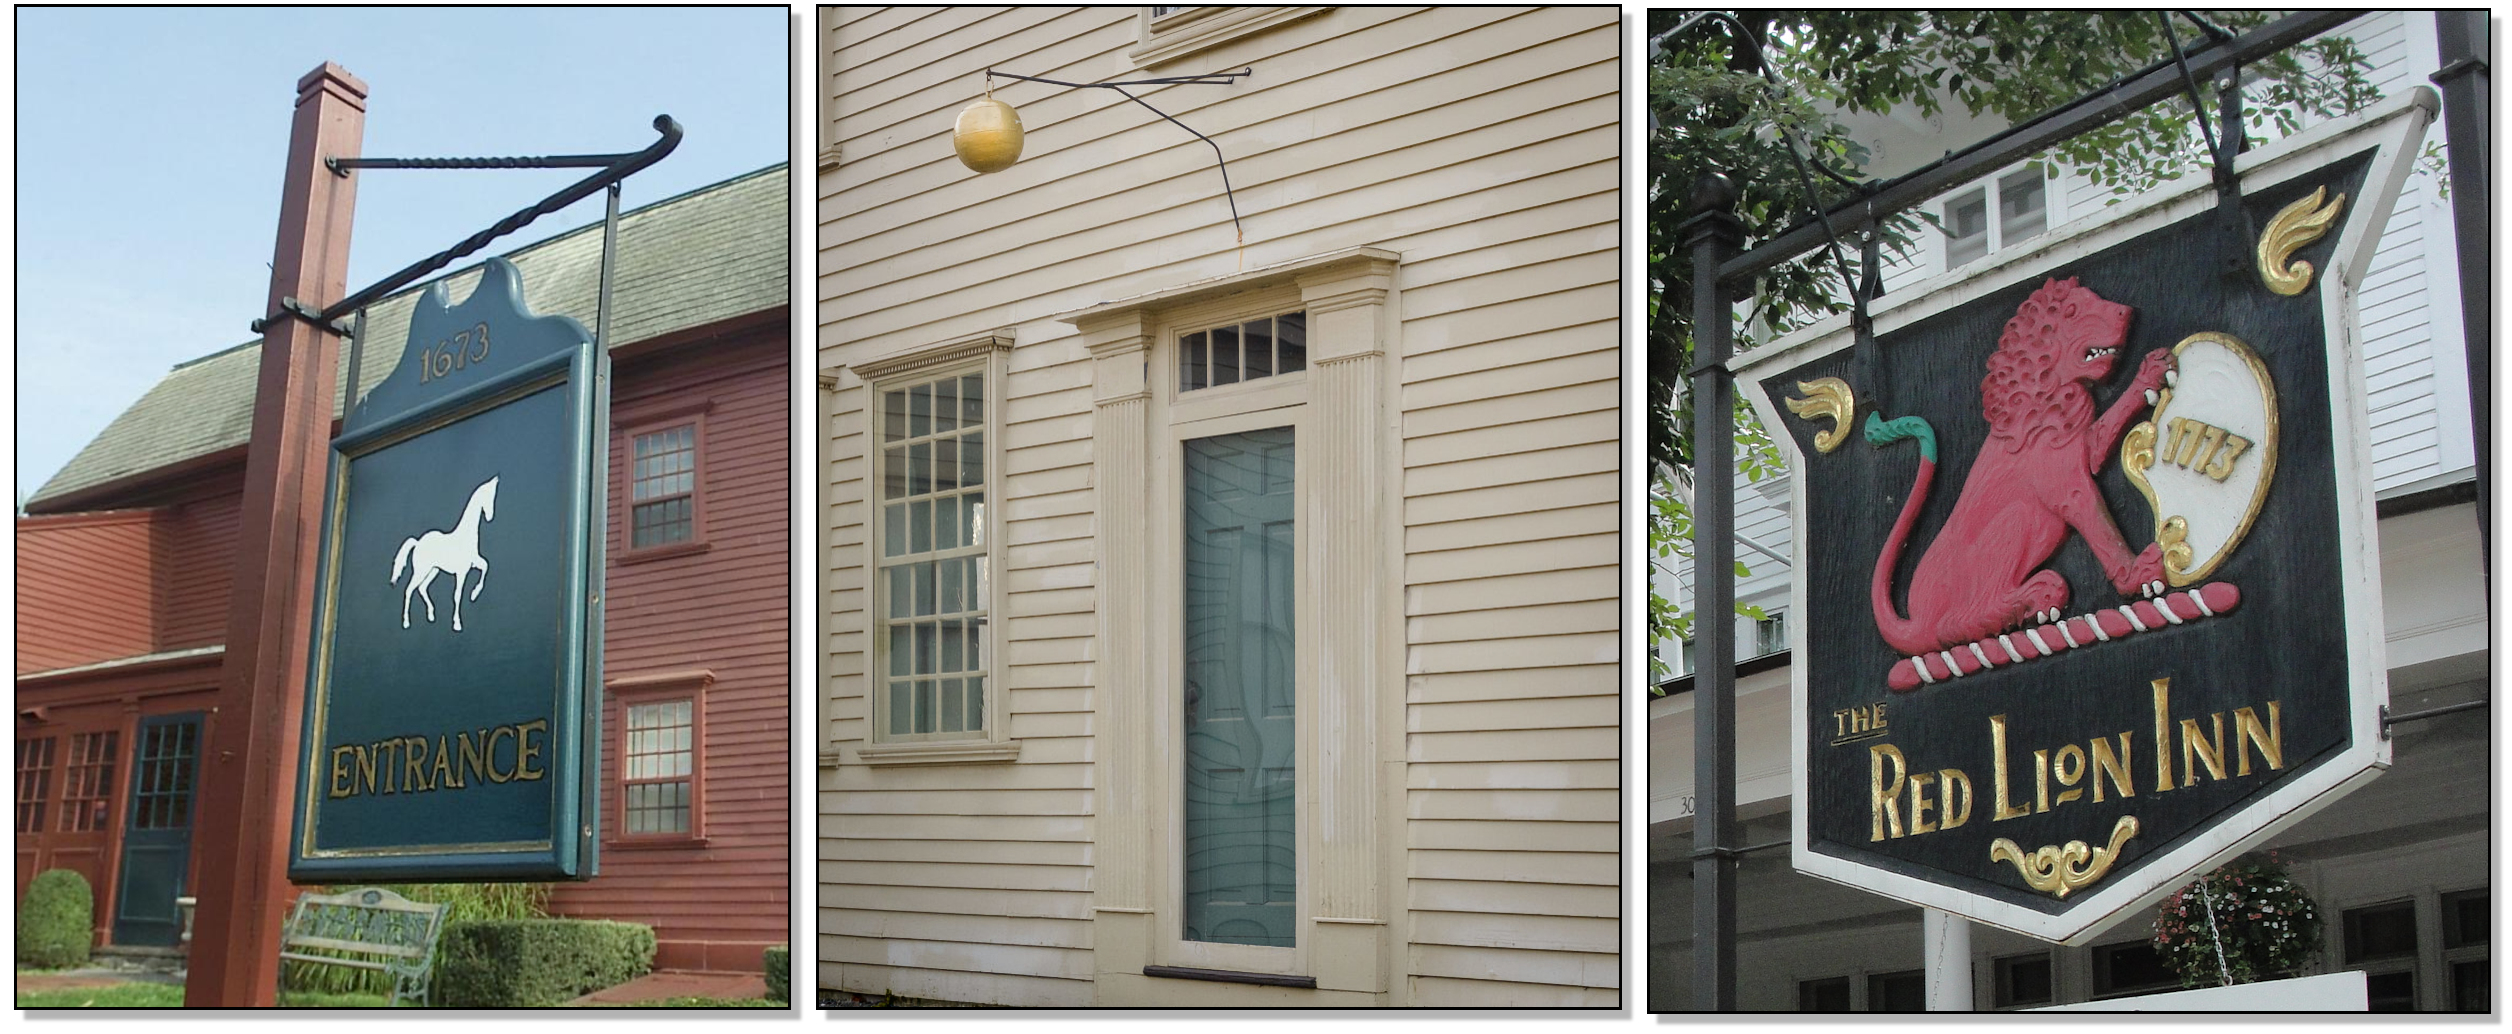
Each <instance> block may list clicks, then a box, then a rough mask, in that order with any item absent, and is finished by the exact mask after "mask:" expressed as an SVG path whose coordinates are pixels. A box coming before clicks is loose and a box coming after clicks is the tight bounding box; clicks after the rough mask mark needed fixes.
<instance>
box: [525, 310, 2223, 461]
mask: <svg viewBox="0 0 2512 1034" xmlns="http://www.w3.org/2000/svg"><path fill="white" fill-rule="evenodd" d="M483 329H485V328H483ZM2165 431H2166V433H2167V434H2168V435H2169V437H2168V438H2167V439H2165V441H2166V444H2165V445H2164V446H2163V461H2164V462H2166V463H2171V464H2175V465H2178V466H2181V467H2187V468H2194V469H2196V470H2197V471H2198V472H2199V473H2201V474H2205V475H2206V476H2208V477H2211V478H2214V479H2216V480H2218V481H2222V480H2224V479H2225V478H2227V477H2230V476H2232V474H2233V461H2234V460H2235V459H2238V458H2240V456H2241V454H2242V453H2244V452H2246V451H2248V450H2249V449H2250V439H2248V438H2244V437H2242V436H2241V435H2238V434H2234V433H2232V432H2230V431H2227V430H2225V429H2223V428H2221V427H2212V426H2209V425H2207V424H2202V423H2199V422H2198V421H2195V420H2191V419H2189V418H2188V417H2173V418H2172V422H2171V424H2170V425H2169V426H2168V427H2167V428H2166V429H2165Z"/></svg>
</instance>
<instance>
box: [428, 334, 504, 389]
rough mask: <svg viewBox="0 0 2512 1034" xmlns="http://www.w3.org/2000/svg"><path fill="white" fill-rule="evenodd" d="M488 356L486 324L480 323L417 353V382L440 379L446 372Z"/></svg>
mask: <svg viewBox="0 0 2512 1034" xmlns="http://www.w3.org/2000/svg"><path fill="white" fill-rule="evenodd" d="M486 358H488V324H486V323H482V324H479V325H477V326H474V327H472V328H471V329H469V330H466V331H463V332H462V333H459V334H456V335H454V336H452V337H450V338H446V339H445V340H443V341H439V342H437V343H435V344H433V345H430V346H428V349H427V351H425V352H421V353H419V383H421V384H425V383H427V382H429V381H433V380H440V379H442V378H443V377H444V376H445V375H446V374H449V373H452V372H454V371H455V370H459V369H462V368H463V367H466V366H469V365H471V364H472V363H476V362H479V361H480V360H482V359H486Z"/></svg>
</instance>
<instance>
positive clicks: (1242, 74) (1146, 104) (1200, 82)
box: [986, 66, 1256, 243]
mask: <svg viewBox="0 0 2512 1034" xmlns="http://www.w3.org/2000/svg"><path fill="white" fill-rule="evenodd" d="M1255 74H1256V69H1255V68H1254V67H1253V66H1250V67H1247V68H1242V69H1239V70H1238V71H1236V72H1206V73H1204V74H1202V75H1173V76H1166V77H1162V78H1158V79H1123V80H1117V81H1113V82H1104V83H1068V82H1065V81H1064V80H1062V79H1046V78H1041V77H1039V76H1034V75H1015V74H1013V73H1011V72H997V71H995V70H994V69H992V68H988V69H986V92H987V93H992V92H994V77H995V76H998V75H999V76H1002V77H1003V78H1006V79H1019V80H1021V81H1023V82H1032V83H1045V84H1047V85H1049V86H1065V87H1070V88H1073V89H1076V90H1081V89H1090V88H1093V87H1097V88H1103V89H1109V90H1115V91H1116V92H1117V94H1118V95H1119V96H1122V97H1124V98H1125V99H1126V100H1129V101H1133V102H1134V103H1136V104H1140V105H1142V106H1143V108H1144V109H1145V110H1148V111H1150V112H1151V113H1152V114H1154V115H1158V116H1160V117H1161V118H1164V119H1168V120H1169V124H1170V125H1173V126H1176V127H1178V128H1179V129H1183V130H1185V131H1187V132H1189V133H1193V134H1194V136H1195V139H1197V140H1201V141H1203V142H1204V143H1206V144H1210V145H1211V146H1212V159H1213V161H1215V162H1218V163H1220V165H1221V194H1222V196H1223V197H1226V198H1228V199H1229V201H1230V229H1231V230H1233V231H1235V232H1237V233H1238V235H1239V240H1240V242H1241V243H1244V242H1245V241H1246V240H1247V228H1246V227H1244V226H1241V225H1240V224H1239V196H1238V193H1237V192H1236V191H1233V190H1231V189H1230V160H1229V159H1228V158H1225V157H1223V156H1222V154H1221V145H1220V144H1217V143H1213V139H1212V138H1211V137H1208V136H1205V135H1203V134H1202V133H1196V132H1195V127H1193V126H1190V125H1187V124H1186V123H1184V122H1180V121H1178V120H1177V119H1176V118H1175V117H1174V116H1172V115H1170V114H1169V113H1168V112H1165V111H1162V110H1160V109H1158V108H1154V107H1152V106H1151V102H1150V101H1146V100H1144V99H1142V98H1140V97H1137V96H1134V95H1133V94H1130V93H1126V92H1125V87H1128V86H1228V85H1231V84H1232V83H1235V82H1237V81H1239V80H1241V79H1245V78H1247V77H1249V76H1252V75H1255Z"/></svg>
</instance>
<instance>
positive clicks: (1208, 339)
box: [1177, 311, 1308, 393]
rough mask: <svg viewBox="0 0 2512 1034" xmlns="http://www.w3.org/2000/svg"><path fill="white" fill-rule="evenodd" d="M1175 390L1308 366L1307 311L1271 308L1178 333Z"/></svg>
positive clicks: (1235, 381) (1197, 388) (1260, 377)
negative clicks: (1276, 310)
mask: <svg viewBox="0 0 2512 1034" xmlns="http://www.w3.org/2000/svg"><path fill="white" fill-rule="evenodd" d="M1177 350H1178V391H1179V392H1180V393H1185V392H1190V391H1201V390H1203V389H1206V388H1220V387H1227V386H1229V385H1232V384H1247V383H1252V382H1254V381H1259V380H1263V379H1265V378H1268V377H1272V376H1275V375H1278V374H1291V373H1298V372H1300V371H1302V370H1305V369H1307V368H1308V313H1307V312H1305V311H1293V312H1284V313H1271V314H1267V315H1263V316H1258V317H1255V318H1253V319H1248V320H1239V321H1233V322H1229V323H1222V324H1218V325H1215V326H1211V327H1205V328H1203V329H1200V330H1193V331H1188V332H1186V333H1182V334H1179V335H1178V339H1177Z"/></svg>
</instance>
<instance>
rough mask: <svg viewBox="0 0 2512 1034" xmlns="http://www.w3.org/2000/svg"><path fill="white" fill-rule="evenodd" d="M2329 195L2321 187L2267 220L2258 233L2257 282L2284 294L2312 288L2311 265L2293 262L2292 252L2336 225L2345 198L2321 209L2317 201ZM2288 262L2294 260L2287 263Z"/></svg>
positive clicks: (2342, 195) (2326, 190)
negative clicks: (2266, 225) (2263, 229)
mask: <svg viewBox="0 0 2512 1034" xmlns="http://www.w3.org/2000/svg"><path fill="white" fill-rule="evenodd" d="M2328 195H2329V188H2327V187H2321V188H2318V189H2316V190H2313V191H2312V192H2311V196H2310V197H2307V198H2303V199H2301V200H2299V201H2296V202H2294V203H2293V204H2290V205H2287V206H2285V208H2284V210H2282V211H2280V212H2278V213H2277V214H2276V218H2274V219H2270V220H2268V228H2267V229H2266V230H2265V231H2262V232H2261V233H2260V234H2259V279H2261V280H2263V281H2265V282H2266V283H2267V285H2268V290H2271V291H2274V292H2276V293H2278V294H2283V295H2296V294H2301V293H2303V289H2304V288H2307V287H2310V286H2311V274H2312V268H2311V263H2309V262H2304V261H2301V260H2299V259H2293V256H2294V253H2295V252H2297V251H2301V250H2302V249H2303V247H2304V246H2305V245H2308V244H2310V243H2311V242H2313V241H2316V240H2319V239H2320V238H2321V237H2322V236H2324V235H2326V234H2327V233H2328V232H2329V227H2330V225H2332V224H2334V223H2336V222H2337V218H2338V212H2339V211H2341V210H2343V209H2344V208H2345V207H2346V195H2344V194H2340V195H2338V199H2337V200H2335V201H2331V202H2329V204H2328V205H2327V207H2322V206H2321V204H2320V201H2321V199H2322V198H2325V197H2327V196H2328ZM2289 259H2293V261H2291V262H2290V263H2289V262H2288V260H2289Z"/></svg>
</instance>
